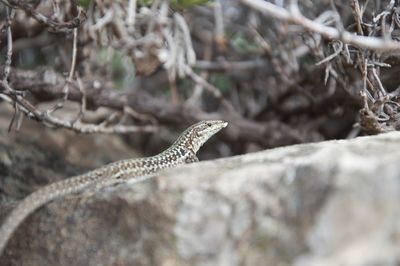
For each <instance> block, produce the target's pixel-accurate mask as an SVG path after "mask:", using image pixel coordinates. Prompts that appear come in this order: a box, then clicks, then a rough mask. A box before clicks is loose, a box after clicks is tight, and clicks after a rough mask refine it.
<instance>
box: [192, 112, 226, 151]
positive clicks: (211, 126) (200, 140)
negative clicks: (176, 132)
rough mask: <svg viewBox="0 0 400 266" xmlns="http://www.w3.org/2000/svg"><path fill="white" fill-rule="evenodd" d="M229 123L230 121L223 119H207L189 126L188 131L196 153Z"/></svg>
mask: <svg viewBox="0 0 400 266" xmlns="http://www.w3.org/2000/svg"><path fill="white" fill-rule="evenodd" d="M227 125H228V122H225V121H222V120H205V121H201V122H198V123H196V124H194V125H193V126H191V127H190V128H188V130H187V133H189V140H190V141H191V146H192V148H193V151H194V152H195V153H196V152H197V151H198V150H199V149H200V147H201V146H203V144H204V143H205V142H206V141H207V140H208V139H209V138H211V137H212V136H213V135H214V134H216V133H217V132H218V131H220V130H221V129H223V128H224V127H226V126H227Z"/></svg>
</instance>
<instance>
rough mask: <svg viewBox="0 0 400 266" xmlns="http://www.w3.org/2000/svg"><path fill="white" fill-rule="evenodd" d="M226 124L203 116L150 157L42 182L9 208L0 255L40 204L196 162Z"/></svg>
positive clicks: (1, 229)
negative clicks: (47, 183) (209, 141)
mask: <svg viewBox="0 0 400 266" xmlns="http://www.w3.org/2000/svg"><path fill="white" fill-rule="evenodd" d="M227 125H228V123H227V122H225V121H222V120H206V121H201V122H198V123H196V124H194V125H192V126H190V127H189V128H187V129H186V130H185V131H184V132H183V133H182V134H181V135H180V136H179V137H178V139H177V140H176V141H175V142H174V143H173V144H172V145H171V146H170V147H169V148H168V149H166V150H165V151H163V152H161V153H159V154H157V155H155V156H151V157H144V158H136V159H125V160H121V161H116V162H113V163H110V164H108V165H105V166H103V167H100V168H97V169H94V170H92V171H90V172H87V173H85V174H82V175H77V176H74V177H71V178H67V179H64V180H61V181H58V182H55V183H51V184H49V185H46V186H44V187H42V188H40V189H38V190H36V191H35V192H32V193H31V194H29V195H28V196H27V197H25V198H24V199H23V200H21V202H19V203H18V204H17V206H16V207H15V208H14V209H13V210H12V211H11V212H10V214H9V215H8V216H7V218H6V219H5V221H4V222H3V224H2V225H1V227H0V255H1V254H2V253H3V250H4V248H5V247H6V245H7V243H8V240H9V239H10V238H11V236H12V234H13V232H14V231H15V230H16V229H17V228H18V226H19V225H20V224H21V223H22V222H23V221H24V220H25V219H26V218H27V217H28V216H29V215H30V214H32V213H33V212H34V211H35V210H37V209H38V208H40V207H42V206H43V205H45V204H47V203H49V202H51V201H53V200H55V199H58V198H62V197H64V196H68V195H70V194H75V193H79V192H82V191H84V190H85V189H86V188H90V187H95V188H96V190H98V189H101V188H105V187H109V186H112V185H116V184H119V183H122V182H129V181H132V180H135V179H138V178H140V177H144V176H152V175H155V174H156V173H158V172H159V171H161V170H163V169H167V168H171V167H174V166H177V165H179V164H184V163H192V162H197V161H198V158H197V156H196V153H197V151H198V150H199V149H200V148H201V146H203V144H204V143H205V142H206V141H207V140H208V139H209V138H211V137H212V136H213V135H214V134H216V133H217V132H218V131H220V130H221V129H222V128H224V127H226V126H227Z"/></svg>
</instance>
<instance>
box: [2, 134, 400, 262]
mask: <svg viewBox="0 0 400 266" xmlns="http://www.w3.org/2000/svg"><path fill="white" fill-rule="evenodd" d="M399 160H400V134H399V133H396V132H394V133H387V134H382V135H379V136H373V137H360V138H357V139H353V140H341V141H328V142H321V143H312V144H302V145H295V146H289V147H283V148H277V149H272V150H266V151H262V152H258V153H253V154H247V155H243V156H236V157H232V158H226V159H220V160H214V161H206V162H201V163H197V164H192V165H186V166H183V167H179V168H176V169H171V170H168V171H166V172H164V173H162V174H160V175H158V176H157V177H154V178H150V179H147V180H146V181H144V182H141V183H135V184H122V185H119V186H116V187H112V188H107V189H104V190H101V191H97V192H96V193H94V194H91V195H88V194H87V193H83V194H81V195H76V196H75V197H69V198H67V199H63V200H57V201H54V202H52V203H50V204H47V205H46V206H45V207H43V208H41V209H40V210H38V211H37V212H35V213H34V214H33V215H31V216H30V217H29V218H28V219H27V220H26V221H25V222H24V223H23V224H22V225H21V226H20V228H19V229H18V230H17V232H16V234H15V235H14V237H13V238H12V239H11V241H10V242H9V245H8V246H7V249H6V251H5V254H4V255H3V257H1V260H2V262H3V263H2V264H1V265H3V264H4V265H68V266H70V265H229V266H232V265H296V266H303V265H307V266H308V265H397V264H398V263H399V261H400V222H399V221H400V220H399V218H398V217H400V216H399V215H400V204H399V202H400V164H399Z"/></svg>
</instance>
